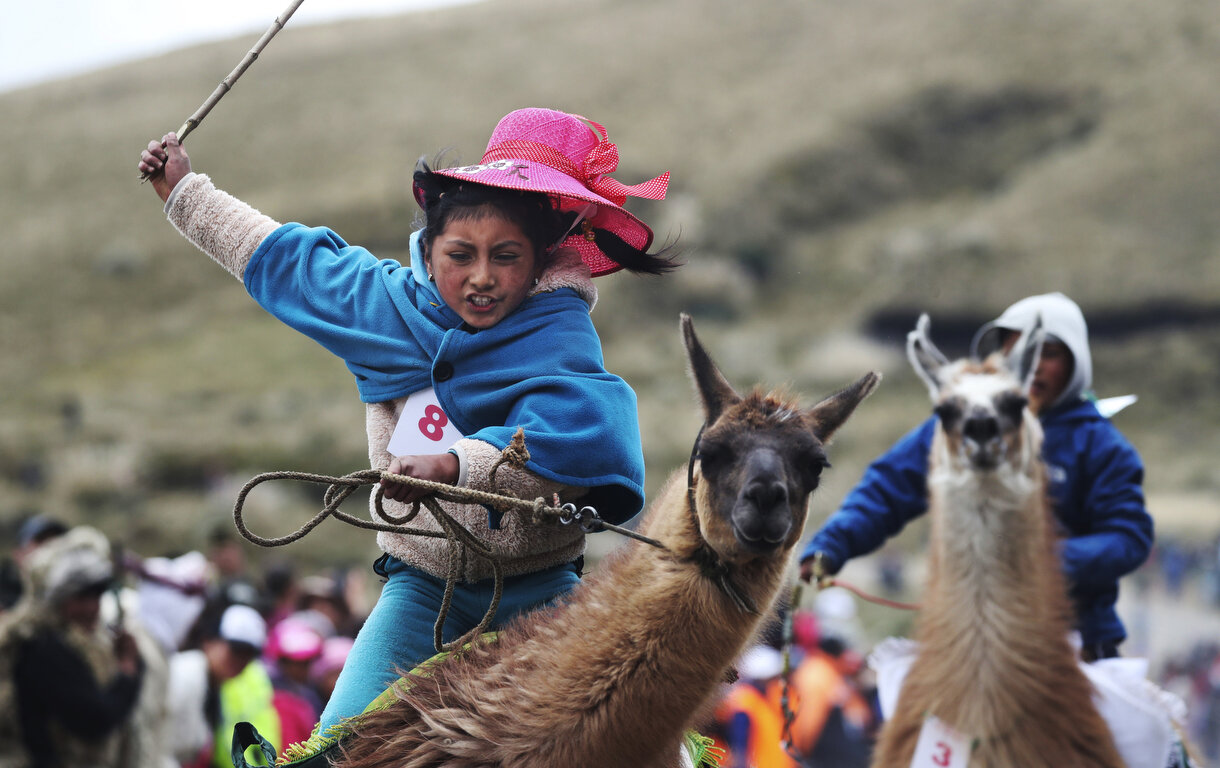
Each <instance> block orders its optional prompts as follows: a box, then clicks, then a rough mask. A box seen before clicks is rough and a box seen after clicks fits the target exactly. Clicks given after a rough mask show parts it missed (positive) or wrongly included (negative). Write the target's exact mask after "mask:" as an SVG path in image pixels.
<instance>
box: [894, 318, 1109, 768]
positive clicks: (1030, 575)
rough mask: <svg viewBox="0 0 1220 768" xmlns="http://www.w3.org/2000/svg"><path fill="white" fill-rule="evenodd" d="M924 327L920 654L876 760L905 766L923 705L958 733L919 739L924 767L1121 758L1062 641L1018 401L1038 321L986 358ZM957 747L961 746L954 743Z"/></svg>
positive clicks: (1035, 438)
mask: <svg viewBox="0 0 1220 768" xmlns="http://www.w3.org/2000/svg"><path fill="white" fill-rule="evenodd" d="M928 326H929V321H928V317H927V315H923V316H922V317H920V318H919V322H918V324H917V325H916V328H915V330H914V331H912V332H911V333H910V334H909V335H908V337H907V355H908V357H909V358H910V360H911V364H912V366H914V368H915V371H916V372H917V373H918V374H919V375H920V377H921V378H923V380H924V381H925V383H927V385H928V388H929V390H930V391H931V393H932V399H933V401H934V402H935V404H936V406H935V411H936V413H937V415H938V416H939V425H938V427H937V429H936V435H935V437H934V438H933V442H932V449H931V455H930V458H929V469H928V496H929V517H930V520H931V541H930V544H929V566H928V567H929V571H928V584H927V587H926V590H925V596H924V599H923V604H922V608H921V609H920V612H919V615H918V618H917V619H916V631H915V637H916V640H917V641H918V650H917V655H916V656H915V659H914V661H913V662H912V664H911V668H910V670H909V672H908V673H907V674H906V678H905V680H904V681H903V683H902V689H901V692H900V694H899V697H898V703H897V705H896V707H895V711H894V714H893V716H892V717H891V718H890V719H889V720H888V721H887V722H886V723H885V725H884V726H883V729H882V732H881V734H880V736H879V739H878V744H877V748H876V751H875V752H874V756H873V765H874V766H884V767H885V768H894V767H895V766H902V767H903V768H905V767H906V766H910V765H912V764H913V763H912V760H913V757H914V753H915V750H916V745H917V743H918V742H919V740H920V736H921V731H922V729H923V728H924V726H925V722H926V721H928V720H929V716H931V717H934V718H936V719H937V720H939V721H940V723H943V724H945V725H947V726H949V727H950V728H951V729H953V730H954V731H956V732H957V734H960V736H961V737H963V739H964V742H957V741H954V740H953V739H946V740H944V741H941V742H940V743H939V744H937V746H936V747H935V749H933V750H929V751H930V754H927V755H925V754H924V749H925V747H924V746H921V748H920V753H921V754H920V759H921V762H919V763H918V764H919V765H929V764H933V765H959V764H960V765H965V762H961V763H958V762H950V760H951V759H958V758H960V757H965V756H968V758H969V764H970V766H971V767H972V768H1036V767H1037V766H1048V767H1049V766H1055V767H1056V768H1077V767H1078V766H1106V767H1107V768H1117V767H1118V766H1122V765H1124V763H1123V761H1122V758H1120V757H1119V753H1118V751H1117V749H1116V747H1115V745H1114V741H1113V739H1112V737H1111V733H1110V729H1109V726H1108V725H1107V724H1106V722H1105V721H1104V720H1103V719H1102V717H1101V716H1100V715H1099V714H1098V712H1097V709H1096V707H1095V706H1094V703H1093V699H1092V696H1093V690H1094V689H1093V686H1092V685H1091V683H1090V682H1089V680H1088V678H1087V677H1086V676H1085V674H1084V673H1083V672H1082V671H1081V669H1080V667H1079V664H1078V659H1077V655H1076V652H1075V650H1074V649H1073V647H1072V645H1071V643H1070V640H1069V632H1070V629H1071V620H1072V611H1071V606H1070V604H1069V601H1068V597H1067V590H1066V585H1065V582H1064V578H1063V575H1062V571H1061V568H1060V564H1059V560H1058V557H1057V555H1056V553H1055V529H1054V523H1053V520H1052V516H1051V512H1050V509H1049V505H1048V503H1047V499H1046V480H1045V477H1044V468H1043V464H1042V461H1041V457H1040V452H1041V446H1042V429H1041V426H1040V424H1039V422H1038V419H1037V417H1035V416H1034V415H1033V414H1032V413H1031V412H1030V410H1029V409H1028V408H1027V407H1026V406H1027V400H1026V396H1025V392H1026V391H1027V390H1026V387H1027V385H1028V382H1029V380H1030V376H1031V374H1032V372H1033V370H1034V368H1035V367H1036V365H1037V356H1038V353H1039V350H1040V346H1041V328H1040V321H1039V323H1036V324H1035V327H1034V328H1031V329H1028V330H1027V331H1026V332H1025V333H1024V334H1022V336H1021V339H1020V340H1019V341H1018V342H1017V344H1016V346H1015V347H1014V348H1013V350H1012V352H1011V353H1010V354H1009V355H1008V356H1006V357H1005V356H1003V355H1001V354H996V355H993V356H992V357H990V358H988V359H987V360H986V361H981V362H980V361H972V360H959V361H956V362H952V363H951V362H949V361H948V360H947V359H946V358H945V356H944V355H943V354H941V352H940V351H939V350H938V349H937V348H936V347H935V346H933V345H932V342H931V341H930V340H929V338H928ZM931 727H934V725H929V728H931ZM970 742H972V743H973V749H972V750H971V749H970V747H969V746H968V745H967V744H968V743H970ZM931 743H935V742H931ZM924 744H925V745H930V742H929V741H925V742H924ZM963 748H964V749H965V750H966V753H967V754H966V755H962V756H958V755H953V754H952V751H953V750H960V749H963Z"/></svg>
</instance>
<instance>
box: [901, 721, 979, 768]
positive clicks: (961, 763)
mask: <svg viewBox="0 0 1220 768" xmlns="http://www.w3.org/2000/svg"><path fill="white" fill-rule="evenodd" d="M972 746H973V744H972V742H971V739H970V738H969V737H967V736H963V735H962V734H960V733H958V732H957V731H955V730H953V729H952V728H950V727H949V726H948V725H947V724H946V723H945V722H944V721H942V720H940V719H938V718H935V717H932V716H929V717H928V718H927V719H926V720H924V723H923V728H921V729H920V731H919V742H918V743H917V744H916V745H915V756H914V758H913V759H912V760H911V768H966V766H967V765H969V763H970V751H971V747H972Z"/></svg>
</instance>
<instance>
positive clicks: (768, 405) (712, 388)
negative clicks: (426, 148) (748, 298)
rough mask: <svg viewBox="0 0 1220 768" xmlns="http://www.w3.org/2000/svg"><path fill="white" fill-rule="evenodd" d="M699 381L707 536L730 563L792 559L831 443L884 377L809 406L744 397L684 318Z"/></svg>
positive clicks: (702, 522) (701, 504) (701, 512)
mask: <svg viewBox="0 0 1220 768" xmlns="http://www.w3.org/2000/svg"><path fill="white" fill-rule="evenodd" d="M682 336H683V340H684V341H685V344H686V351H687V356H688V358H689V361H690V369H691V377H692V378H693V379H694V383H695V388H696V390H697V391H698V393H699V399H700V401H701V402H702V404H703V414H704V419H705V421H704V428H703V432H702V434H701V436H700V438H699V442H698V444H697V446H696V451H697V460H698V464H697V467H698V490H697V500H698V503H697V507H698V509H697V515H698V520H699V526H700V528H701V532H702V534H703V537H704V539H705V540H706V541H707V543H708V545H709V546H710V547H711V548H712V549H713V550H714V551H715V552H716V554H717V555H718V556H719V557H720V558H721V559H722V560H723V561H725V562H729V563H741V562H746V561H749V560H752V559H755V558H758V557H768V556H775V555H777V554H786V553H787V552H788V551H790V550H791V548H792V547H793V546H794V545H795V544H796V542H797V540H798V539H799V538H800V535H801V531H802V529H803V527H804V524H805V514H806V508H807V502H808V499H809V494H810V493H811V492H812V491H813V490H814V489H815V488H817V485H818V481H819V479H820V477H821V474H822V470H823V469H824V468H826V467H828V466H830V465H829V462H827V460H826V443H827V442H828V441H829V440H830V438H831V436H832V435H833V434H834V433H835V431H836V430H837V429H838V428H839V427H840V426H841V425H842V424H843V422H845V421H846V420H847V417H848V416H850V415H851V413H852V411H854V410H855V408H856V406H857V405H858V404H859V403H860V401H862V400H863V399H864V398H865V397H867V396H868V395H869V394H870V393H871V392H872V391H873V390H874V389H875V388H876V386H877V383H878V382H879V381H880V380H881V374H879V373H869V374H867V375H865V376H863V377H861V378H860V379H859V380H858V381H856V382H855V383H854V384H852V385H850V386H849V387H847V388H846V389H844V390H842V391H840V392H838V393H836V394H834V395H831V396H830V397H828V398H826V399H825V400H822V401H821V402H819V403H818V404H817V405H814V406H813V407H812V408H809V409H801V408H800V407H799V406H798V405H797V404H796V403H795V402H794V400H793V399H792V398H791V397H786V396H783V395H780V394H777V393H774V392H773V393H770V394H762V393H761V392H757V391H756V392H752V393H751V394H749V395H747V396H745V397H742V396H740V395H738V394H737V392H736V391H735V390H734V389H733V387H732V386H731V385H729V383H728V381H726V380H725V378H724V376H723V375H722V374H721V373H720V370H719V369H718V368H717V367H716V364H715V363H713V362H712V359H711V358H710V357H709V356H708V354H707V352H706V351H705V350H704V348H703V345H702V344H701V343H700V342H699V339H698V337H697V336H696V335H695V329H694V326H693V325H692V323H691V319H690V317H688V316H687V315H682Z"/></svg>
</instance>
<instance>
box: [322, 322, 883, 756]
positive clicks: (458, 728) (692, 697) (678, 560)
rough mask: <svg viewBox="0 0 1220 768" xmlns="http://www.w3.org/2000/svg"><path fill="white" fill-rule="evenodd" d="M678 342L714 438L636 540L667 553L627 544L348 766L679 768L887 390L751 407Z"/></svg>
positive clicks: (354, 743)
mask: <svg viewBox="0 0 1220 768" xmlns="http://www.w3.org/2000/svg"><path fill="white" fill-rule="evenodd" d="M682 333H683V339H684V341H685V344H686V349H687V354H688V357H689V360H690V368H691V372H692V377H693V379H694V381H695V385H696V389H697V390H698V393H699V397H700V400H701V401H702V405H703V410H704V416H705V418H706V422H705V426H704V429H703V431H702V433H701V436H700V437H699V438H698V439H697V444H696V453H695V454H694V455H693V456H692V462H691V465H690V468H689V470H688V468H683V469H682V470H681V471H678V472H675V473H674V475H673V476H672V477H671V478H670V479H669V481H668V483H667V485H666V486H665V488H664V490H663V491H662V492H661V495H660V496H659V497H658V499H657V500H656V501H655V502H654V503H653V504H652V507H651V509H650V512H649V514H648V516H647V517H646V519H645V522H644V524H643V526H642V532H643V533H644V534H646V535H647V536H649V537H652V538H653V539H656V540H658V541H659V542H661V543H662V544H663V545H664V548H663V549H661V548H655V547H653V546H649V545H647V544H644V543H640V542H636V541H630V542H628V543H627V544H625V545H624V546H623V547H620V548H619V549H618V550H617V551H616V552H614V553H612V554H611V556H609V557H608V558H607V559H606V560H605V561H603V562H602V564H601V565H600V566H599V568H598V569H597V571H596V572H595V573H594V574H592V575H591V576H590V577H588V579H587V580H586V583H584V584H582V585H580V586H579V587H578V588H577V589H576V590H575V591H574V592H573V593H572V595H571V596H570V598H568V599H567V600H566V601H565V602H563V603H562V604H560V605H558V606H556V607H554V608H551V609H544V610H541V611H538V612H535V613H533V614H531V615H529V616H528V617H527V618H526V619H525V620H523V621H519V622H516V623H514V624H512V625H510V626H509V627H507V628H505V629H504V630H503V631H502V632H501V633H500V634H499V637H498V639H497V641H496V642H491V643H476V644H475V645H474V646H472V647H471V648H470V649H469V650H467V651H466V652H464V653H462V654H460V655H458V656H456V657H454V658H452V659H450V660H449V661H447V662H446V663H444V664H442V665H439V666H438V667H436V668H435V669H434V670H431V671H430V672H429V675H428V676H426V677H421V678H417V679H416V680H415V684H414V685H413V686H412V687H411V688H410V689H409V690H406V691H400V692H399V694H398V695H399V699H398V700H397V701H395V702H394V704H393V705H392V706H390V707H389V708H388V709H385V710H383V711H379V712H376V713H370V714H368V715H366V716H363V717H362V719H361V721H360V722H359V724H358V726H357V728H356V730H355V732H354V734H353V735H352V736H350V737H349V738H348V739H346V740H345V742H344V753H345V754H344V755H343V759H342V761H341V762H340V763H338V764H339V765H343V766H363V767H365V768H372V767H377V766H386V767H388V766H393V767H394V768H416V767H422V766H442V765H444V766H503V767H504V768H546V767H548V766H553V767H555V768H560V767H562V768H570V767H571V766H582V767H584V768H591V767H594V766H607V767H610V766H614V767H615V768H620V767H621V766H632V768H642V767H644V766H667V765H675V764H676V763H677V760H678V756H679V747H680V744H681V741H682V737H683V734H684V730H685V729H687V728H688V727H690V726H691V724H692V719H693V718H694V717H695V716H696V714H697V713H698V712H700V711H701V710H702V709H703V708H704V707H706V706H707V705H708V704H709V702H710V701H711V700H712V698H713V697H714V696H715V694H716V693H717V692H718V687H719V685H720V683H721V681H723V680H724V678H725V675H726V672H727V670H728V668H729V666H730V665H731V664H732V662H733V660H734V659H735V658H736V657H737V656H738V654H739V653H740V652H741V651H742V649H743V648H745V647H746V646H747V644H748V643H749V642H750V640H751V638H753V636H754V635H755V633H756V631H757V630H758V625H759V623H760V621H761V615H763V614H765V613H766V612H767V610H768V609H769V608H770V607H771V606H772V605H773V603H774V602H775V601H776V598H777V595H778V593H779V592H780V588H781V586H782V582H783V578H784V574H785V571H786V569H787V567H788V564H789V559H790V557H789V556H790V554H791V552H792V549H793V547H794V546H795V545H796V543H797V541H798V539H799V538H800V535H801V531H802V528H803V525H804V522H805V515H806V506H807V501H808V498H809V494H810V493H811V492H812V491H813V490H814V488H816V487H817V485H818V478H819V475H820V473H821V471H822V469H823V467H825V466H826V465H827V464H826V453H825V449H824V443H825V442H826V441H827V440H829V438H830V436H831V435H832V434H833V433H834V432H835V430H837V429H838V428H839V426H840V425H841V424H842V423H843V422H844V421H845V420H846V419H847V417H848V416H849V415H850V414H851V413H852V411H853V410H854V409H855V407H856V405H857V404H858V403H859V402H860V401H861V400H863V399H864V398H865V397H866V396H867V395H868V394H869V393H870V392H872V390H873V389H874V388H875V387H876V385H877V382H878V381H879V379H880V377H879V375H878V374H875V373H870V374H868V375H866V376H864V377H862V378H861V379H860V380H859V381H857V382H855V383H854V384H852V385H851V386H849V387H847V388H846V389H844V390H842V391H841V392H839V393H837V394H835V395H831V396H830V397H828V398H826V399H825V400H823V401H821V402H820V403H818V404H817V405H814V406H813V407H812V408H809V409H807V410H802V409H800V408H799V407H798V406H797V405H796V404H795V402H794V401H793V400H792V399H791V398H790V397H786V396H783V395H779V394H775V393H771V394H763V393H761V392H759V391H755V392H752V393H751V394H748V395H746V396H745V397H742V396H739V395H738V394H737V393H736V392H735V391H734V390H733V388H732V387H731V386H730V385H729V384H728V382H727V381H726V380H725V379H724V377H723V376H722V375H721V374H720V372H719V371H718V370H717V368H716V366H715V365H714V363H713V362H712V361H711V359H710V358H709V357H708V355H707V353H706V352H705V351H704V349H703V347H702V346H701V345H700V343H699V340H698V339H697V338H696V336H695V332H694V329H693V327H692V325H691V322H690V318H688V317H685V316H683V318H682ZM688 477H689V479H688ZM692 503H693V505H694V509H692V508H691V504H692ZM748 607H753V608H756V610H749V608H748Z"/></svg>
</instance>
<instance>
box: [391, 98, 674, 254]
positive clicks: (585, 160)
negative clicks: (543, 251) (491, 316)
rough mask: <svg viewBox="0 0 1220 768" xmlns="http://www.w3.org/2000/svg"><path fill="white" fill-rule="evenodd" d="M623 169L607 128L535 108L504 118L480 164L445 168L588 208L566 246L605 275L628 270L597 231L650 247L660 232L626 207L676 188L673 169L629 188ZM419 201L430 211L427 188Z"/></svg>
mask: <svg viewBox="0 0 1220 768" xmlns="http://www.w3.org/2000/svg"><path fill="white" fill-rule="evenodd" d="M590 126H592V127H590ZM616 168H618V147H617V146H615V145H614V143H613V142H611V141H610V140H609V138H608V137H607V135H606V129H605V128H604V127H602V126H601V125H599V124H598V123H595V122H593V121H592V120H589V119H588V118H585V117H581V116H580V115H570V114H568V113H566V112H557V111H555V110H553V109H538V108H530V109H518V110H516V111H514V112H509V113H508V114H507V115H505V116H504V117H503V118H502V119H501V120H500V122H499V123H498V124H497V125H496V128H495V130H494V131H492V133H491V139H490V140H488V142H487V151H486V152H484V153H483V158H482V159H481V160H480V161H479V163H478V165H467V166H459V167H457V168H445V169H441V170H438V171H437V173H439V174H441V175H442V176H448V177H450V178H453V179H465V180H468V181H473V182H477V183H479V184H486V185H487V186H490V187H500V188H503V189H519V190H523V191H529V192H543V193H546V194H549V195H552V196H554V197H556V198H557V199H558V201H559V205H560V208H561V209H562V210H564V211H572V210H575V211H583V216H582V219H583V221H582V222H581V223H580V227H579V228H578V227H574V228H573V230H572V232H571V233H570V234H569V235H568V236H567V237H566V238H565V239H564V240H563V241H562V242H561V243H560V244H559V245H560V246H561V247H568V248H574V249H576V251H577V252H578V253H580V256H581V258H582V259H584V262H585V264H587V265H588V266H589V269H590V271H591V272H592V273H593V276H594V277H597V276H598V275H606V274H609V273H611V272H615V271H617V270H619V269H621V268H622V267H621V266H620V265H619V264H618V263H617V262H615V261H613V260H612V259H610V258H609V257H608V256H606V254H605V253H603V252H602V250H601V248H599V247H598V245H597V238H596V233H595V232H594V231H593V229H594V228H596V229H604V230H608V231H610V232H612V233H614V234H615V235H617V236H618V237H619V238H621V239H622V240H623V241H624V242H626V243H627V244H628V245H631V246H632V247H634V248H638V249H640V250H641V251H646V250H647V249H648V246H649V245H651V244H652V237H653V235H652V230H651V229H649V227H648V225H647V224H645V223H644V222H642V221H640V220H639V219H637V218H636V217H635V216H633V215H631V214H630V213H628V212H627V211H626V210H625V209H624V208H623V204H624V203H626V202H627V197H628V196H632V197H641V198H645V199H648V200H663V199H665V192H666V189H667V188H668V186H669V172H668V171H666V172H665V173H663V174H661V175H660V176H658V177H656V178H655V179H651V180H649V181H645V182H643V183H640V184H636V185H633V186H627V185H626V184H623V183H621V182H619V181H617V180H616V179H612V178H610V176H609V175H608V174H609V173H611V172H613V171H614V170H615V169H616ZM415 200H416V202H418V203H419V205H420V207H421V208H422V207H423V205H424V200H423V192H422V191H421V190H420V188H419V186H418V185H416V186H415ZM584 222H588V223H589V224H588V225H586V224H585V223H584ZM590 225H591V226H590Z"/></svg>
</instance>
